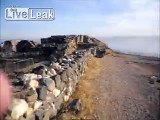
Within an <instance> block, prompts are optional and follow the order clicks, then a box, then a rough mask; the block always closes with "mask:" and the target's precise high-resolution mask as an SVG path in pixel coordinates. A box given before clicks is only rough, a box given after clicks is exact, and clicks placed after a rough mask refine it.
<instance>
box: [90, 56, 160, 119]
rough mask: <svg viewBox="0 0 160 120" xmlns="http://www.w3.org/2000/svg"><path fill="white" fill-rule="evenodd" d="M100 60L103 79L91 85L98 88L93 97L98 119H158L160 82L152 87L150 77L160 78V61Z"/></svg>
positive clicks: (129, 57)
mask: <svg viewBox="0 0 160 120" xmlns="http://www.w3.org/2000/svg"><path fill="white" fill-rule="evenodd" d="M99 60H100V63H102V64H101V73H100V76H99V77H98V78H97V79H96V80H94V81H93V82H92V83H91V84H93V85H94V86H95V85H96V88H97V89H96V90H95V93H94V97H93V101H94V108H95V110H94V118H96V119H100V120H158V117H159V116H158V115H159V114H160V113H159V110H160V109H159V108H160V106H159V97H160V93H159V90H158V89H157V88H158V87H159V84H160V83H158V82H156V81H154V84H150V83H149V80H150V79H149V78H148V77H149V76H153V75H158V72H159V70H158V68H157V63H158V61H151V60H146V59H145V60H143V59H140V57H137V56H129V55H119V56H118V57H113V56H105V57H104V58H102V59H99ZM135 61H136V62H135ZM146 61H147V62H146ZM151 63H152V64H151ZM153 63H154V64H153ZM159 119H160V118H159Z"/></svg>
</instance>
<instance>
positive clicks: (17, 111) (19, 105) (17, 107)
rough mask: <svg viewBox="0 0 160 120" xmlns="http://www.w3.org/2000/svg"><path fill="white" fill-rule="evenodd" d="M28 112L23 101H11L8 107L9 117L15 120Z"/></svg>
mask: <svg viewBox="0 0 160 120" xmlns="http://www.w3.org/2000/svg"><path fill="white" fill-rule="evenodd" d="M27 110H28V104H27V102H26V101H25V100H24V99H13V101H12V104H11V106H10V111H11V117H12V118H13V119H15V120H17V119H19V117H20V116H22V115H24V114H25V113H26V112H27Z"/></svg>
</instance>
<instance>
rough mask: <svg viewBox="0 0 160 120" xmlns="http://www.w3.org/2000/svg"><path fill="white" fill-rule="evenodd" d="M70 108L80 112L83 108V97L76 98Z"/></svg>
mask: <svg viewBox="0 0 160 120" xmlns="http://www.w3.org/2000/svg"><path fill="white" fill-rule="evenodd" d="M68 109H69V110H71V111H73V112H74V113H75V114H77V113H79V112H80V111H81V110H82V102H81V99H74V100H73V101H72V102H71V103H70V104H69V105H68Z"/></svg>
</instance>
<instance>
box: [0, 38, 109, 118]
mask: <svg viewBox="0 0 160 120" xmlns="http://www.w3.org/2000/svg"><path fill="white" fill-rule="evenodd" d="M22 43H26V44H28V43H27V42H26V41H21V42H20V43H18V44H17V45H19V46H17V47H18V52H22V51H23V52H27V50H28V49H27V47H28V48H29V49H32V48H36V45H35V44H33V43H32V42H29V43H30V44H28V45H27V46H24V45H23V44H22ZM98 43H100V41H98ZM20 44H22V45H20ZM83 44H84V45H85V47H83ZM79 45H80V46H81V47H79ZM25 47H26V48H25ZM41 48H47V50H49V49H50V48H55V51H52V52H50V56H52V57H53V58H54V59H52V60H51V59H50V56H48V58H46V60H47V62H44V64H42V63H41V64H39V65H38V66H36V67H34V68H33V69H31V70H30V71H29V72H25V73H24V72H16V73H15V76H16V77H15V78H14V80H12V83H13V87H12V89H13V93H14V98H13V101H12V104H11V105H10V107H9V110H8V113H7V114H6V116H5V118H4V119H5V120H13V119H14V120H22V119H23V120H49V119H51V118H53V117H55V116H56V115H57V113H58V111H59V110H60V109H61V107H62V105H63V104H64V103H65V102H67V101H68V100H69V98H70V96H71V95H72V93H73V92H74V91H75V89H76V85H77V84H78V81H79V80H80V77H81V76H83V74H84V73H85V71H86V68H87V63H88V61H89V59H90V58H91V57H93V56H96V57H103V56H104V54H105V50H106V49H107V46H106V45H105V44H103V46H100V45H99V44H97V43H96V42H95V38H90V37H88V36H82V35H79V36H51V37H49V38H43V39H41ZM2 49H3V48H2ZM46 54H48V53H46ZM58 54H61V55H59V56H58ZM75 106H76V107H73V108H71V109H76V110H77V111H79V110H80V106H81V104H80V101H78V102H76V104H75ZM77 106H78V107H77Z"/></svg>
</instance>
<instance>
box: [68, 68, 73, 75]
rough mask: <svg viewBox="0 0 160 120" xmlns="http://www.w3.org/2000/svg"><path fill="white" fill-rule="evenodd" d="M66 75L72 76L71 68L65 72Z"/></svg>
mask: <svg viewBox="0 0 160 120" xmlns="http://www.w3.org/2000/svg"><path fill="white" fill-rule="evenodd" d="M66 74H67V76H68V77H71V76H72V75H73V70H72V68H71V67H68V68H67V70H66Z"/></svg>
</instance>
